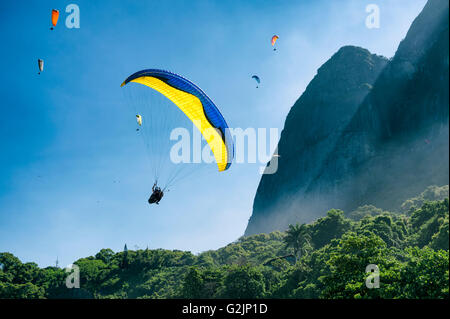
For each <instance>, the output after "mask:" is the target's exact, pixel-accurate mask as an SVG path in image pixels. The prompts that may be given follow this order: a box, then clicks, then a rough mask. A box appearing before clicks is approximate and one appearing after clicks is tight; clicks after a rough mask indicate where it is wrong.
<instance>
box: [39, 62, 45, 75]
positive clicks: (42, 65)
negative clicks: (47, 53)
mask: <svg viewBox="0 0 450 319" xmlns="http://www.w3.org/2000/svg"><path fill="white" fill-rule="evenodd" d="M38 67H39V73H38V74H41V72H42V71H44V60H41V59H38Z"/></svg>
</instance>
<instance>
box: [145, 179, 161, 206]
mask: <svg viewBox="0 0 450 319" xmlns="http://www.w3.org/2000/svg"><path fill="white" fill-rule="evenodd" d="M156 184H157V182H155V183H154V184H153V187H152V192H153V193H152V195H150V198H149V199H148V203H149V204H157V205H159V201H160V200H161V199H162V198H163V196H164V192H163V191H162V190H161V188H160V187H158V186H157V185H156Z"/></svg>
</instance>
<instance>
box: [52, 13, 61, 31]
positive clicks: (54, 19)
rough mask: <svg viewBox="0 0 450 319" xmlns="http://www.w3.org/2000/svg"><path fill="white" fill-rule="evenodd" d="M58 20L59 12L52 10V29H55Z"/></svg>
mask: <svg viewBox="0 0 450 319" xmlns="http://www.w3.org/2000/svg"><path fill="white" fill-rule="evenodd" d="M58 18H59V11H58V10H55V9H53V10H52V24H53V26H54V27H56V24H57V23H58ZM52 29H53V28H52Z"/></svg>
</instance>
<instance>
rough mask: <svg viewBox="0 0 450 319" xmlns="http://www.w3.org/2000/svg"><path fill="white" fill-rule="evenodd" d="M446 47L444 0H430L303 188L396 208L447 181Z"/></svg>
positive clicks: (340, 203) (345, 205)
mask: <svg viewBox="0 0 450 319" xmlns="http://www.w3.org/2000/svg"><path fill="white" fill-rule="evenodd" d="M448 46H449V42H448V1H443V0H433V1H429V3H428V4H427V5H426V7H425V8H424V10H423V12H422V13H421V14H420V15H419V16H418V17H417V19H416V20H415V21H414V23H413V24H412V26H411V28H410V30H409V32H408V34H407V36H406V38H405V40H404V41H402V43H401V44H400V46H399V48H398V51H397V53H396V55H395V57H394V59H393V60H392V61H391V62H390V63H389V64H388V66H387V67H386V68H385V69H384V70H383V72H382V73H381V75H380V77H379V79H378V80H377V81H376V83H375V85H374V89H373V90H372V92H371V93H370V94H369V95H368V96H367V98H366V99H365V101H364V102H363V103H362V104H361V106H360V107H359V109H358V111H357V112H356V113H355V115H354V117H353V118H352V120H351V121H350V123H349V124H348V125H347V127H346V128H345V130H344V131H343V132H342V134H341V136H340V138H339V140H338V142H337V143H336V146H335V148H334V150H333V152H331V153H330V154H329V155H328V158H327V160H326V161H325V164H324V165H323V167H322V168H321V172H320V174H319V175H318V176H317V178H316V179H315V182H314V183H312V184H310V185H309V188H308V189H307V191H306V193H308V194H320V196H322V197H325V198H327V197H328V198H327V199H325V201H328V205H329V206H330V205H331V206H333V207H339V208H342V209H344V210H347V211H348V210H352V209H355V208H356V207H358V206H359V205H363V204H373V205H376V206H378V207H381V208H385V209H391V210H395V209H398V208H399V205H400V203H401V202H402V201H404V200H405V199H407V198H408V197H413V196H415V195H416V194H418V193H420V192H421V191H423V190H424V189H425V188H426V187H427V186H429V185H432V184H436V185H444V184H447V183H448V180H449V170H448V163H449V161H448V132H449V131H448V118H449V93H448V85H449V73H448V71H449V52H448Z"/></svg>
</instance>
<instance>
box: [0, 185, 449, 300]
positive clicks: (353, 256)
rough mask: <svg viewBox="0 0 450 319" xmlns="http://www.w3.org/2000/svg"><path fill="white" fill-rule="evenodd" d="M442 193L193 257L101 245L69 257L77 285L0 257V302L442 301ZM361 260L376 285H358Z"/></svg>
mask: <svg viewBox="0 0 450 319" xmlns="http://www.w3.org/2000/svg"><path fill="white" fill-rule="evenodd" d="M436 194H438V195H436ZM436 196H437V197H436ZM440 196H441V197H442V196H445V197H447V196H448V187H447V189H446V192H445V189H444V192H443V191H442V188H429V189H427V191H425V192H424V193H423V194H421V195H420V196H418V197H417V198H415V199H412V200H410V201H408V202H407V203H405V204H404V210H403V212H402V213H391V212H386V211H383V210H381V209H378V208H376V207H373V206H364V207H361V208H359V209H358V210H356V211H354V212H351V213H349V214H348V215H347V216H346V215H344V212H342V211H340V210H330V211H329V212H328V213H327V215H326V216H325V217H323V218H320V219H318V220H317V221H315V222H314V223H312V224H309V225H305V224H303V225H298V224H297V225H290V227H289V229H288V230H287V231H286V232H272V233H270V234H259V235H253V236H249V237H242V238H240V239H239V240H238V241H236V242H234V243H231V244H229V245H227V246H226V247H223V248H221V249H218V250H215V251H206V252H203V253H201V254H199V255H194V254H192V253H190V252H184V251H177V250H174V251H169V250H163V249H157V250H148V249H147V250H137V251H131V250H128V249H124V251H123V252H118V253H115V252H113V251H112V250H110V249H102V250H101V251H100V252H98V253H97V254H96V255H95V256H91V257H87V258H82V259H79V260H78V261H76V262H75V264H76V265H78V266H79V268H80V275H81V282H80V286H81V288H79V289H68V288H67V287H66V283H65V282H66V277H67V274H66V272H65V270H64V269H60V268H57V267H47V268H44V269H40V268H39V267H38V266H37V265H36V264H35V263H22V262H21V261H20V260H19V259H18V258H17V257H15V256H13V255H12V254H10V253H0V298H448V297H449V255H448V248H449V224H448V222H449V201H448V198H446V199H444V200H436V199H439V197H440ZM428 198H431V199H433V200H435V201H431V202H429V201H427V199H428ZM369 264H375V265H377V266H378V268H379V273H380V277H379V278H380V286H379V288H377V289H369V288H367V287H366V278H367V276H368V274H367V273H366V271H365V270H366V266H367V265H369Z"/></svg>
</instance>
